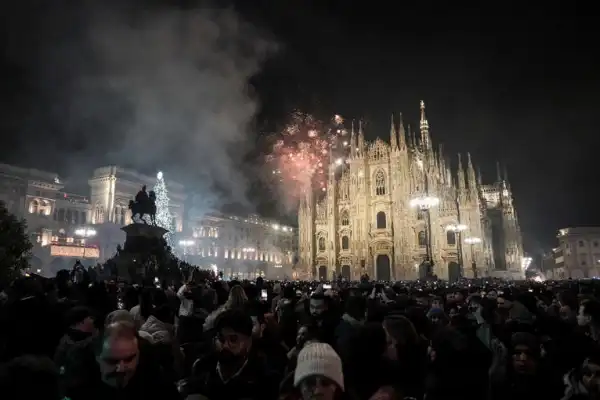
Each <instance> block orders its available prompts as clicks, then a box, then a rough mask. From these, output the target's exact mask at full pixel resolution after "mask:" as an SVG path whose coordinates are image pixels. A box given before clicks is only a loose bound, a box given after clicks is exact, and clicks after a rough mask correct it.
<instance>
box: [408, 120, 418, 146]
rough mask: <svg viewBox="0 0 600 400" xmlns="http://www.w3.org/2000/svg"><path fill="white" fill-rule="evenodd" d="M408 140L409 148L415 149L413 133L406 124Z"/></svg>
mask: <svg viewBox="0 0 600 400" xmlns="http://www.w3.org/2000/svg"><path fill="white" fill-rule="evenodd" d="M408 140H410V147H412V148H413V149H414V148H416V147H417V141H416V140H415V133H414V132H413V131H412V129H411V128H410V124H408Z"/></svg>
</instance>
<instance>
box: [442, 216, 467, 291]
mask: <svg viewBox="0 0 600 400" xmlns="http://www.w3.org/2000/svg"><path fill="white" fill-rule="evenodd" d="M457 209H459V208H458V207H457ZM467 228H468V226H467V225H465V224H460V223H457V224H450V225H446V232H454V234H455V235H456V239H458V243H457V244H458V246H457V247H458V248H457V249H456V250H457V253H458V257H457V258H458V266H459V267H460V276H461V277H462V276H463V275H464V274H463V267H464V266H463V262H464V260H463V247H462V232H463V231H466V230H467ZM448 278H449V279H450V280H452V279H454V277H451V276H450V275H448Z"/></svg>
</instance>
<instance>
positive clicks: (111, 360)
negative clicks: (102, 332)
mask: <svg viewBox="0 0 600 400" xmlns="http://www.w3.org/2000/svg"><path fill="white" fill-rule="evenodd" d="M97 361H98V365H99V366H100V374H101V377H102V381H103V382H104V383H106V384H107V385H109V386H112V387H124V386H126V385H127V383H128V382H129V381H130V380H131V378H132V377H133V375H134V374H135V371H136V369H137V366H138V362H139V347H138V340H137V338H124V337H117V338H108V339H106V340H105V341H104V344H103V346H102V352H101V353H100V355H99V356H98V357H97Z"/></svg>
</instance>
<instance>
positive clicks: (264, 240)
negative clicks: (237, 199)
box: [181, 212, 298, 280]
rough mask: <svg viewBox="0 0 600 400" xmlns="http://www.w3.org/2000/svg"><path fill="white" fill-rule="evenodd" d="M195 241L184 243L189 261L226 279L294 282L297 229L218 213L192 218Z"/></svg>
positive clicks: (253, 218) (256, 217)
mask: <svg viewBox="0 0 600 400" xmlns="http://www.w3.org/2000/svg"><path fill="white" fill-rule="evenodd" d="M189 219H190V229H189V231H191V238H190V239H186V240H183V241H182V243H181V245H183V246H185V247H186V249H185V253H186V255H187V258H188V260H189V261H190V262H191V263H192V264H195V265H200V266H202V267H205V268H213V269H216V270H218V271H220V272H222V273H223V276H224V277H225V278H231V277H235V278H238V279H254V278H256V277H258V276H264V277H266V278H269V279H275V280H281V279H293V278H294V277H295V270H294V266H295V264H296V262H297V255H296V254H297V246H298V243H297V229H295V228H292V227H289V226H285V225H281V224H279V223H278V222H274V221H268V220H264V219H261V218H260V217H259V216H257V215H248V216H246V217H240V216H234V215H226V214H222V213H218V212H211V213H204V214H203V215H200V216H197V217H190V218H189Z"/></svg>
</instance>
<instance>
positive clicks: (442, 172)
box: [437, 143, 446, 183]
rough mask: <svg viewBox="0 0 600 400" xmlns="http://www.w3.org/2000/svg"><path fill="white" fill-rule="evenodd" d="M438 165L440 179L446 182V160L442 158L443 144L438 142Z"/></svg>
mask: <svg viewBox="0 0 600 400" xmlns="http://www.w3.org/2000/svg"><path fill="white" fill-rule="evenodd" d="M437 161H438V165H439V168H440V176H441V177H442V181H443V182H444V183H446V161H445V160H444V145H443V144H441V143H440V146H439V150H438V160H437Z"/></svg>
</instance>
